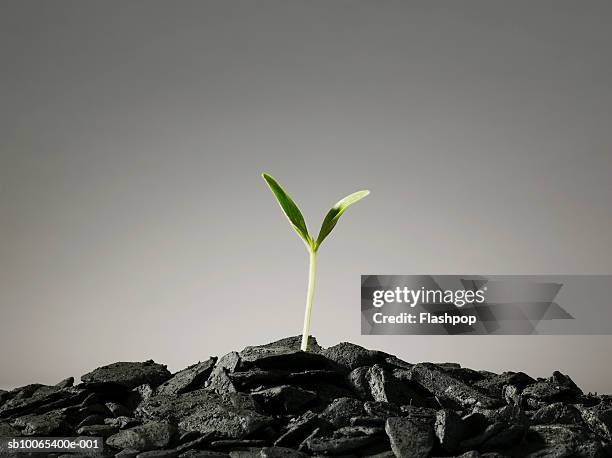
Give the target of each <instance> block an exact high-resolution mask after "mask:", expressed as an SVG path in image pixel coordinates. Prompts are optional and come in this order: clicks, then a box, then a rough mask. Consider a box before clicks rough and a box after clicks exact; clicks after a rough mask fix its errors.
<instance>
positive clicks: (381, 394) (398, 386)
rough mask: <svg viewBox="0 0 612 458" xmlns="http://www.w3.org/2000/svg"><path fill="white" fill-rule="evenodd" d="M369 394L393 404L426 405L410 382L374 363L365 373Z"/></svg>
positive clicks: (376, 399)
mask: <svg viewBox="0 0 612 458" xmlns="http://www.w3.org/2000/svg"><path fill="white" fill-rule="evenodd" d="M365 378H366V381H367V382H368V385H369V388H370V396H371V397H372V399H374V400H375V401H380V402H391V403H394V404H411V405H417V406H426V405H428V403H427V401H426V400H425V399H424V398H423V397H422V396H421V395H420V394H419V393H418V392H417V390H416V388H415V387H413V386H411V382H410V381H409V380H408V381H402V380H400V379H397V378H396V377H395V376H394V375H393V374H392V373H391V372H389V371H388V370H386V369H384V368H383V367H382V366H379V365H378V364H375V365H374V366H372V367H370V368H369V369H368V371H367V372H366V375H365Z"/></svg>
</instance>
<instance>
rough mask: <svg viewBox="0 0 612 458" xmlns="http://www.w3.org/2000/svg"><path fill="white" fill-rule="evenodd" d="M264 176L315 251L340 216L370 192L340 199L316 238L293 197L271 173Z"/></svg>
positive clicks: (294, 225) (284, 210)
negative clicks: (309, 232)
mask: <svg viewBox="0 0 612 458" xmlns="http://www.w3.org/2000/svg"><path fill="white" fill-rule="evenodd" d="M262 177H263V179H264V180H266V183H268V186H269V187H270V190H271V191H272V193H273V194H274V196H275V197H276V200H278V203H279V205H280V207H281V209H282V210H283V212H284V213H285V216H286V217H287V219H288V220H289V223H290V224H291V227H293V229H294V230H295V232H297V234H298V235H299V236H300V237H301V238H302V240H303V241H304V243H305V244H306V246H307V247H308V248H309V249H312V250H314V251H317V250H318V249H319V246H321V243H322V242H323V240H324V239H325V238H326V237H327V236H328V235H329V234H330V233H331V231H332V230H333V229H334V227H335V226H336V223H337V222H338V220H339V219H340V216H342V214H343V213H344V212H345V211H346V209H347V208H349V207H350V206H351V205H353V204H354V203H355V202H358V201H360V200H361V199H363V198H364V197H365V196H367V195H368V194H370V191H357V192H354V193H353V194H350V195H348V196H346V197H345V198H344V199H342V200H340V201H338V202H337V203H336V205H334V206H333V207H332V208H331V210H330V211H329V212H327V215H326V216H325V219H324V220H323V224H321V230H320V231H319V236H318V237H317V239H316V240H315V239H314V238H312V237H311V236H310V235H309V234H308V228H307V227H306V222H305V221H304V216H302V212H301V211H300V209H299V208H298V207H297V205H296V204H295V202H294V201H293V199H291V197H289V195H288V194H287V193H286V192H285V190H284V189H283V188H282V187H281V185H280V184H278V182H277V181H276V180H275V179H274V178H272V177H271V176H270V175H268V174H266V173H264V174H262Z"/></svg>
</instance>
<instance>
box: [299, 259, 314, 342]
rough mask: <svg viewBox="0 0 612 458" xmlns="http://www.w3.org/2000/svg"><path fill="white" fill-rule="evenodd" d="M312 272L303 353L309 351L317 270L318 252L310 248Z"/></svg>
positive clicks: (309, 274)
mask: <svg viewBox="0 0 612 458" xmlns="http://www.w3.org/2000/svg"><path fill="white" fill-rule="evenodd" d="M308 252H309V253H310V270H309V272H308V294H307V295H306V311H305V312H304V331H303V332H302V347H301V349H302V351H308V336H309V335H310V315H311V313H312V299H313V298H314V286H315V271H316V268H317V252H316V251H315V250H314V249H313V248H309V249H308Z"/></svg>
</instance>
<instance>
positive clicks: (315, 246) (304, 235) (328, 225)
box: [262, 173, 370, 351]
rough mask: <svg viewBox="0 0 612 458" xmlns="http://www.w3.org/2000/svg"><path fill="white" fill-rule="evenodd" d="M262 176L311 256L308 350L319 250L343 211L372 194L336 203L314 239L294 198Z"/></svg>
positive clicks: (306, 319)
mask: <svg viewBox="0 0 612 458" xmlns="http://www.w3.org/2000/svg"><path fill="white" fill-rule="evenodd" d="M262 177H263V179H264V180H266V183H268V186H269V187H270V189H271V190H272V193H273V194H274V196H275V197H276V200H278V203H279V205H280V207H281V209H282V210H283V212H284V213H285V216H286V217H287V219H288V220H289V224H291V227H292V228H293V229H294V230H295V232H297V235H299V236H300V238H301V239H302V240H303V242H304V244H305V245H306V249H307V250H308V254H309V258H310V269H309V270H308V293H307V294H306V310H305V312H304V331H303V332H302V346H301V349H302V351H307V350H308V336H309V335H310V315H311V313H312V300H313V298H314V287H315V271H316V266H317V251H318V250H319V247H320V246H321V243H322V242H323V240H325V238H326V237H327V236H328V235H329V234H330V233H331V231H332V230H333V229H334V227H335V226H336V223H337V222H338V219H340V216H342V213H344V212H345V211H346V209H347V208H349V207H350V206H351V205H353V204H354V203H355V202H358V201H360V200H361V199H363V198H364V197H365V196H367V195H368V194H370V191H357V192H354V193H353V194H350V195H348V196H346V197H345V198H344V199H342V200H340V201H339V202H338V203H336V205H334V206H333V207H332V208H331V210H330V211H329V212H328V213H327V215H326V216H325V219H324V220H323V224H321V230H320V231H319V236H318V237H317V238H316V239H314V238H313V237H311V236H310V235H309V234H308V228H307V227H306V222H305V221H304V217H303V216H302V212H301V211H300V209H299V208H298V207H297V205H296V204H295V202H294V201H293V199H291V197H289V195H288V194H287V193H286V192H285V190H284V189H283V188H282V187H281V185H280V184H278V183H277V181H276V180H275V179H274V178H272V177H271V176H270V175H268V174H266V173H263V174H262Z"/></svg>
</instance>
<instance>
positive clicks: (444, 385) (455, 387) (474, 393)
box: [410, 363, 502, 407]
mask: <svg viewBox="0 0 612 458" xmlns="http://www.w3.org/2000/svg"><path fill="white" fill-rule="evenodd" d="M410 379H411V380H412V381H413V382H416V383H418V384H419V385H421V386H423V387H424V388H426V389H427V390H429V391H430V392H431V393H433V394H435V395H436V396H438V397H439V398H442V399H448V400H450V401H452V402H455V403H457V404H458V405H459V406H461V407H471V406H474V405H481V406H485V407H488V406H498V405H501V403H502V402H501V400H499V399H496V398H492V397H490V396H487V395H486V394H483V393H482V392H481V391H478V390H477V389H475V388H472V387H471V386H469V385H467V384H465V383H464V382H463V381H461V380H459V379H457V378H454V377H452V376H451V375H449V374H448V373H447V372H446V371H445V370H444V369H442V368H440V367H438V366H436V365H435V364H431V363H420V364H417V365H415V366H414V367H413V368H412V369H410Z"/></svg>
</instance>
